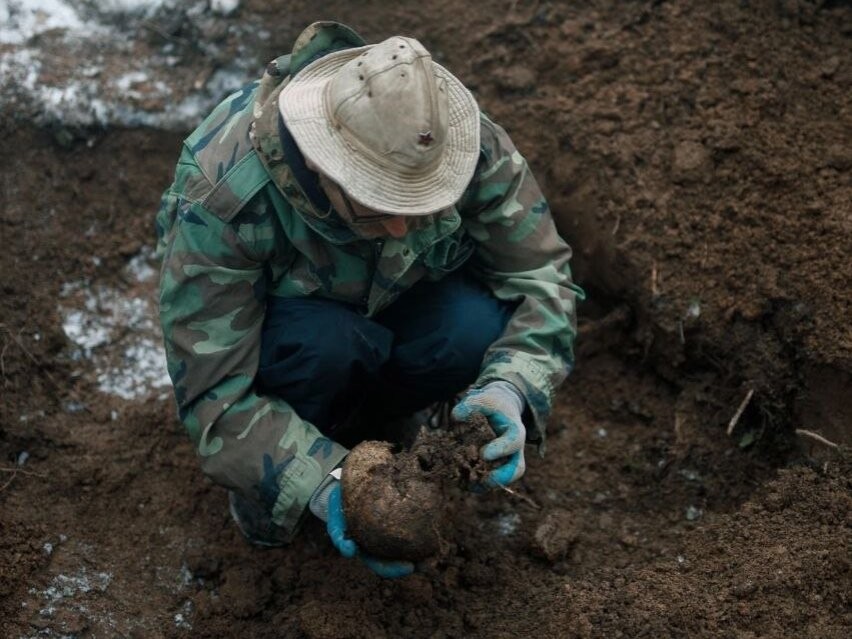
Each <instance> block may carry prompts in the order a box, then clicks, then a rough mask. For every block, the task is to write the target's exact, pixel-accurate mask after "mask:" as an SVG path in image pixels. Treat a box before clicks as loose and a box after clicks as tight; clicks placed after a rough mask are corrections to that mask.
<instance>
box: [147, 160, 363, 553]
mask: <svg viewBox="0 0 852 639" xmlns="http://www.w3.org/2000/svg"><path fill="white" fill-rule="evenodd" d="M195 170H197V169H194V168H193V167H192V165H191V164H189V163H186V164H179V165H178V174H177V178H176V182H175V185H173V187H172V189H170V190H169V191H167V193H166V195H165V196H164V198H163V209H162V210H161V211H160V215H159V216H158V221H157V226H158V232H159V233H160V234H161V241H160V248H161V253H162V257H163V265H162V270H161V276H160V320H161V322H162V325H163V333H164V339H165V344H166V355H167V358H168V366H169V374H170V375H171V378H172V382H173V383H174V387H175V396H176V399H177V404H178V409H179V414H180V419H181V421H182V422H183V424H184V425H185V426H186V428H187V430H188V432H189V435H190V437H191V438H192V441H193V442H194V443H195V445H196V447H197V452H198V454H199V456H200V458H201V463H202V468H203V470H204V472H205V474H207V475H208V476H209V477H210V478H211V479H212V480H213V481H214V482H216V483H218V484H221V485H223V486H226V487H228V488H231V489H233V490H236V491H238V492H240V493H241V494H242V495H243V496H245V497H247V498H249V499H251V500H252V501H253V502H255V503H258V504H260V505H262V506H263V507H264V508H265V509H266V511H267V512H269V513H270V514H271V518H272V521H273V522H274V523H275V524H276V525H277V526H280V527H281V531H277V533H278V534H279V537H283V538H284V539H289V538H291V537H292V535H293V534H294V533H295V532H296V530H297V529H298V525H299V523H300V521H301V519H302V516H303V513H304V512H305V509H306V508H307V505H308V501H309V499H310V497H311V495H312V494H313V491H314V489H315V488H316V487H317V486H318V485H319V484H320V482H321V481H322V480H323V479H324V477H325V476H326V474H327V473H328V472H330V471H331V470H333V469H334V467H335V466H336V465H337V464H338V463H339V462H340V461H341V459H342V458H343V457H344V456H345V455H346V452H347V451H346V449H345V448H343V447H342V446H340V445H338V444H336V443H335V442H333V441H331V440H329V439H327V438H325V437H323V436H322V434H321V433H320V432H319V431H318V430H317V429H316V428H315V427H314V426H313V425H312V424H310V423H308V422H306V421H304V420H302V419H300V418H299V416H298V415H297V414H296V413H295V412H294V411H293V409H292V408H291V407H290V406H289V405H288V404H287V403H286V402H284V401H282V400H280V399H277V398H275V397H268V396H263V395H262V394H259V393H258V392H256V390H255V387H254V379H255V374H256V372H257V367H258V362H259V354H260V331H261V327H262V324H263V317H264V308H265V306H264V298H265V283H266V277H267V275H266V273H265V269H264V266H263V265H264V262H266V261H267V260H268V259H269V258H270V257H272V256H274V255H276V256H277V257H276V259H284V260H286V251H287V250H288V247H287V242H286V240H285V238H283V237H282V234H281V233H280V232H277V231H276V230H275V228H276V225H274V224H272V220H271V217H272V212H271V211H270V210H269V207H268V206H266V205H265V204H263V198H262V196H261V195H258V196H256V197H255V198H254V199H253V200H252V201H251V202H250V203H249V205H248V206H246V207H245V208H244V209H242V210H241V211H240V212H239V213H237V214H236V216H235V217H233V218H232V219H230V220H227V221H223V220H221V219H220V218H219V217H217V216H216V215H214V214H212V213H211V212H210V211H208V210H206V209H205V208H204V207H202V206H201V204H200V203H199V202H198V201H190V200H187V199H185V197H186V193H187V191H186V189H185V188H184V186H185V184H186V183H187V181H188V182H191V181H192V180H193V179H195V178H197V177H198V176H197V175H195V174H194V171H195ZM187 172H188V173H187ZM282 255H283V256H284V257H283V258H282V257H281V256H282ZM281 532H283V535H281V534H280V533H281Z"/></svg>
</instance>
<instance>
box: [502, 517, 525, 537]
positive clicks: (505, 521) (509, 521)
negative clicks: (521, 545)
mask: <svg viewBox="0 0 852 639" xmlns="http://www.w3.org/2000/svg"><path fill="white" fill-rule="evenodd" d="M520 523H521V516H520V515H519V514H518V513H501V514H500V515H498V516H497V532H498V533H499V534H500V535H501V536H503V537H508V536H509V535H511V534H513V533H514V532H515V531H516V530H517V529H518V526H519V525H520Z"/></svg>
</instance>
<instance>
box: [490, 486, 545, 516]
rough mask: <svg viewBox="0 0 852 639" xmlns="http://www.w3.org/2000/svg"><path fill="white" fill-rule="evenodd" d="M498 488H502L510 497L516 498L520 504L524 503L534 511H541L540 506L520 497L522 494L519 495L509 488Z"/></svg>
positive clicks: (524, 496) (529, 499)
mask: <svg viewBox="0 0 852 639" xmlns="http://www.w3.org/2000/svg"><path fill="white" fill-rule="evenodd" d="M500 488H502V489H503V490H505V491H506V492H507V493H509V494H510V495H512V496H513V497H517V498H518V499H520V500H521V501H522V502H524V503H526V504H528V505H530V506H532V507H533V508H535V509H536V510H541V506H539V505H538V504H537V503H535V502H534V501H533V500H532V499H531V498H529V497H527V496H526V495H522V494H521V493H519V492H518V491H516V490H512V489H511V488H509V487H508V486H500Z"/></svg>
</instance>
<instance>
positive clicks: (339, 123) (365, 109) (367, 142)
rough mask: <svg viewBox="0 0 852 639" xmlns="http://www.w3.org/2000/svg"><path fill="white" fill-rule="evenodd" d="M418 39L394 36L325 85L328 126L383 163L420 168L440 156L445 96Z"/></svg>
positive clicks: (444, 135)
mask: <svg viewBox="0 0 852 639" xmlns="http://www.w3.org/2000/svg"><path fill="white" fill-rule="evenodd" d="M444 84H445V81H444V79H443V78H439V77H436V75H435V72H434V70H433V65H432V57H431V56H430V55H429V52H428V51H427V50H426V49H425V48H424V47H423V45H422V44H420V42H418V41H417V40H415V39H413V38H404V37H400V36H396V37H393V38H389V39H387V40H385V41H384V42H381V43H380V44H377V45H375V46H372V47H370V48H369V49H367V50H366V51H364V52H363V53H361V55H359V56H357V57H356V58H354V59H352V60H350V61H349V62H347V63H346V64H345V65H343V66H342V67H341V68H340V69H339V70H338V72H337V73H336V74H335V76H334V77H333V78H332V79H331V81H330V82H329V83H328V87H327V91H328V93H327V95H326V107H327V109H328V111H329V113H328V118H329V121H330V122H331V123H332V125H333V126H334V127H335V128H337V130H338V131H339V132H340V133H341V134H342V135H343V137H344V138H345V139H346V140H347V142H348V143H349V144H352V145H353V146H354V147H356V148H357V149H358V151H359V152H361V153H365V154H367V155H369V156H371V157H372V159H373V160H374V161H375V162H377V163H379V164H381V165H384V166H388V167H394V168H396V169H397V170H399V169H403V170H406V169H407V170H409V171H412V172H418V171H420V170H425V169H427V168H429V167H431V166H432V165H433V164H435V163H436V162H437V161H438V160H439V159H440V157H441V154H442V152H443V149H444V142H445V140H446V138H447V128H448V112H449V106H448V97H447V89H446V87H445V86H444Z"/></svg>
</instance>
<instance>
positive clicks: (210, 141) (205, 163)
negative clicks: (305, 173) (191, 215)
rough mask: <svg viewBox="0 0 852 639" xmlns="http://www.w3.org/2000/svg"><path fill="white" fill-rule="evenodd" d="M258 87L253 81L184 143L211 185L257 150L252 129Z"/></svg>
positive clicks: (214, 111)
mask: <svg viewBox="0 0 852 639" xmlns="http://www.w3.org/2000/svg"><path fill="white" fill-rule="evenodd" d="M257 87H258V82H257V81H255V82H250V83H249V84H246V85H245V86H243V87H242V88H241V89H239V90H238V91H235V92H234V93H232V94H231V95H229V96H228V97H227V98H225V99H224V100H223V101H222V102H220V103H219V104H218V105H217V106H216V107H215V108H214V109H213V110H212V111H211V112H210V114H209V115H208V116H207V117H206V118H204V120H203V121H202V123H201V124H200V125H199V126H198V127H197V128H196V129H195V130H194V131H193V132H192V133H191V134H190V135H189V137H187V138H186V140H185V141H184V145H185V147H186V149H187V151H189V153H190V155H191V156H192V159H193V161H194V162H195V164H196V165H197V166H198V168H199V169H200V170H201V172H202V173H203V174H204V175H205V177H206V178H207V180H208V181H209V182H210V183H211V185H215V184H216V183H217V182H219V181H220V180H221V179H222V177H223V176H224V175H225V174H227V173H228V171H229V170H230V169H231V168H232V167H234V166H235V165H236V164H237V163H238V162H239V161H240V160H242V159H243V158H244V157H245V156H246V155H247V154H248V153H250V152H251V151H252V150H253V146H252V143H251V139H250V138H249V127H250V126H251V122H252V119H253V117H252V108H253V105H254V97H255V93H256V91H257Z"/></svg>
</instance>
